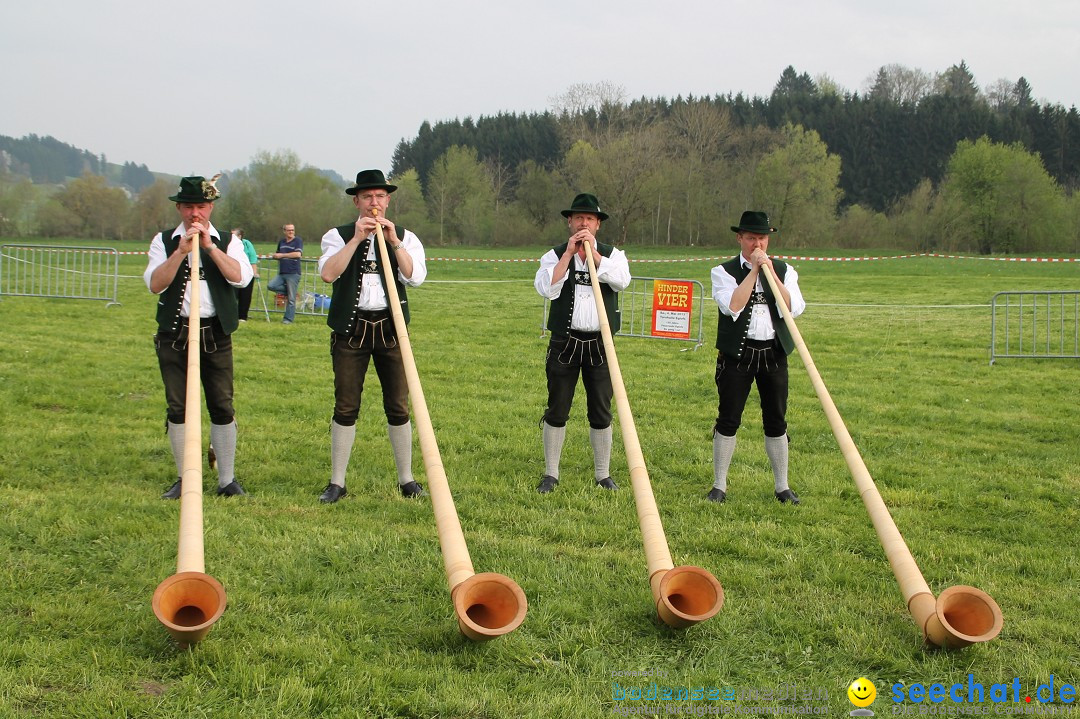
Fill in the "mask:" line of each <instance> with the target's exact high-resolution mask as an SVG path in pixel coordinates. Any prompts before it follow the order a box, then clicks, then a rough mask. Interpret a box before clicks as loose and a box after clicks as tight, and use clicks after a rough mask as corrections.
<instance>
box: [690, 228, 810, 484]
mask: <svg viewBox="0 0 1080 719" xmlns="http://www.w3.org/2000/svg"><path fill="white" fill-rule="evenodd" d="M731 229H732V231H733V232H735V239H736V241H737V242H738V243H739V248H740V253H739V255H738V256H737V257H734V258H732V259H730V260H728V261H727V262H724V263H723V264H721V265H719V266H717V267H714V268H713V269H712V296H713V299H714V300H716V305H717V307H718V308H719V309H720V312H719V315H718V317H717V327H716V349H717V356H716V391H717V394H718V395H719V398H720V401H719V405H718V408H717V417H716V424H715V426H714V427H713V486H712V489H710V490H709V493H708V494H707V495H706V499H708V500H709V501H711V502H723V501H724V500H726V499H727V474H728V467H729V466H730V465H731V457H732V455H733V454H734V453H735V432H736V431H737V430H738V429H739V424H740V423H741V422H742V413H743V408H744V407H745V406H746V399H747V397H748V396H749V395H750V386H751V385H752V384H754V383H755V382H756V383H757V388H758V394H759V395H760V398H761V422H762V426H763V428H764V430H765V453H766V454H767V455H768V456H769V462H770V463H771V464H772V471H773V484H774V487H773V491H774V493H775V495H776V499H777V500H779V501H780V502H781V503H784V502H790V503H791V504H798V503H799V495H797V494H795V492H794V490H792V489H791V488H790V487H789V486H788V436H787V399H788V365H787V358H788V355H789V354H791V351H792V350H793V349H795V341H794V339H792V337H791V333H790V332H789V331H788V328H787V325H785V324H784V320H783V316H782V314H781V312H780V307H779V302H783V303H784V304H785V305H786V306H787V308H788V310H789V311H790V312H791V316H792V317H798V316H799V315H800V314H802V313H803V310H805V309H806V302H805V301H804V300H803V296H802V291H801V290H800V289H799V273H798V272H796V271H795V268H794V267H792V266H791V265H788V264H787V263H785V262H781V261H780V260H773V259H771V258H770V257H769V255H768V254H767V251H768V249H769V235H771V234H772V233H774V232H776V228H775V227H772V226H771V225H770V224H769V216H768V215H767V214H765V213H764V212H755V211H747V212H744V213H743V214H742V217H741V218H740V220H739V224H738V226H734V225H733V226H732V227H731ZM763 265H765V266H768V267H769V268H770V269H771V270H772V271H773V273H774V274H775V275H776V280H777V284H778V286H779V289H780V294H781V295H782V297H779V298H778V297H776V296H775V295H774V294H773V291H772V288H771V287H770V286H769V283H768V280H766V278H765V276H764V274H763V271H762V269H761V267H762V266H763Z"/></svg>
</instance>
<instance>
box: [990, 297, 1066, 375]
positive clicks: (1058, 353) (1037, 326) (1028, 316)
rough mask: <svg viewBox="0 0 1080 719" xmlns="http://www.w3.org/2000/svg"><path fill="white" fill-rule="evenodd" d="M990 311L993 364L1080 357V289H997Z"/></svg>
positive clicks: (991, 361) (991, 359)
mask: <svg viewBox="0 0 1080 719" xmlns="http://www.w3.org/2000/svg"><path fill="white" fill-rule="evenodd" d="M990 311H991V317H990V364H994V360H995V359H997V358H998V357H1022V358H1066V359H1076V358H1080V291H1077V290H1070V291H1032V292H998V293H997V294H995V295H994V298H993V300H992V301H991V310H990Z"/></svg>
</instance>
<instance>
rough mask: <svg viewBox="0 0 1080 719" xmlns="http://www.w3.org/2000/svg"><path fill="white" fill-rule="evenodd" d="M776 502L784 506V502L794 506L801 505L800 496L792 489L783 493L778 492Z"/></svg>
mask: <svg viewBox="0 0 1080 719" xmlns="http://www.w3.org/2000/svg"><path fill="white" fill-rule="evenodd" d="M776 500H777V501H778V502H780V503H781V504H783V503H784V502H791V503H792V504H798V503H799V495H797V494H795V492H793V491H792V490H790V489H785V490H784V491H783V492H776Z"/></svg>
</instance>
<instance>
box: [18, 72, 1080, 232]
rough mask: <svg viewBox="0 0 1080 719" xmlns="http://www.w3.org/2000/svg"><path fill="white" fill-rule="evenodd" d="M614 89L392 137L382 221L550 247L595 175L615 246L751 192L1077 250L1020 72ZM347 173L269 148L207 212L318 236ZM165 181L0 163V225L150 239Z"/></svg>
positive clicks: (745, 198) (1071, 177)
mask: <svg viewBox="0 0 1080 719" xmlns="http://www.w3.org/2000/svg"><path fill="white" fill-rule="evenodd" d="M624 95H625V92H624V91H623V90H622V88H620V87H618V86H616V85H613V84H610V83H596V84H581V85H574V86H571V87H570V88H568V89H567V91H566V92H565V93H563V94H562V95H560V96H558V97H556V98H553V99H552V105H553V109H552V110H550V111H548V112H544V113H531V114H521V115H517V114H513V113H500V114H498V115H496V116H494V117H483V116H481V117H480V118H478V119H477V120H475V121H474V120H472V119H471V118H465V119H464V120H452V121H441V122H437V123H435V124H434V125H432V124H431V123H428V122H425V123H423V124H422V125H421V127H420V129H419V131H418V133H417V135H416V137H415V138H413V139H411V140H403V141H402V142H401V143H399V145H398V146H397V148H396V150H395V153H394V157H393V164H392V167H391V177H392V181H393V182H394V183H395V184H397V185H398V186H399V190H398V191H397V192H396V193H395V194H394V196H393V201H392V204H391V213H392V214H393V218H392V219H395V221H396V222H398V224H401V225H404V226H406V227H408V228H409V229H411V230H413V231H415V232H416V233H417V234H418V235H419V236H420V237H421V238H422V239H423V240H424V241H425V243H427V244H432V245H438V244H443V245H450V244H473V245H515V244H530V245H535V244H540V243H557V242H559V241H561V240H563V239H565V237H564V235H565V222H564V220H563V219H562V218H561V217H560V216H559V211H560V210H561V209H563V208H565V207H566V205H567V203H568V202H569V200H570V198H572V197H573V196H574V194H576V193H577V192H582V191H588V192H593V193H595V194H597V195H598V196H599V197H600V200H601V203H602V205H603V208H604V210H605V211H606V212H608V213H609V214H610V215H611V219H610V220H609V221H608V222H606V223H605V227H604V229H603V230H602V236H603V237H606V239H607V240H608V241H613V242H616V243H618V244H632V245H714V246H715V245H724V246H727V245H730V232H729V231H728V230H727V227H728V225H730V224H733V223H734V222H735V221H736V220H737V218H738V217H739V214H740V213H741V212H742V211H743V210H744V209H747V208H753V209H763V210H766V211H767V212H769V213H770V215H771V218H772V221H773V224H774V225H776V226H778V227H779V228H780V229H781V235H780V240H781V242H783V243H784V245H783V246H786V247H792V248H799V247H830V248H835V247H840V248H845V247H849V248H873V247H882V248H897V249H908V250H918V251H926V250H946V251H970V252H983V253H989V252H1044V253H1048V252H1062V251H1066V252H1077V251H1080V241H1078V239H1077V238H1078V234H1080V199H1078V197H1077V194H1076V188H1077V186H1078V185H1080V117H1078V116H1077V111H1076V108H1075V107H1074V108H1071V109H1069V110H1067V111H1066V110H1065V109H1064V108H1063V107H1062V106H1060V105H1051V104H1043V105H1041V106H1040V105H1039V104H1037V103H1035V102H1034V100H1033V99H1032V88H1031V87H1030V86H1029V85H1028V83H1027V81H1026V80H1025V79H1024V78H1020V79H1019V80H1017V81H1008V80H999V81H998V82H997V83H994V84H992V85H990V86H988V87H987V88H986V89H980V88H979V87H978V86H977V85H976V84H975V82H974V77H973V76H972V74H971V72H970V70H969V69H968V68H967V66H966V65H965V64H964V63H963V62H961V63H960V64H959V65H954V66H952V67H950V68H949V69H948V70H946V71H945V72H943V73H940V74H937V75H930V74H928V73H925V72H922V71H920V70H917V69H911V68H906V67H903V66H899V65H889V66H885V67H882V68H880V69H879V71H878V72H877V73H876V74H875V75H874V76H872V77H871V78H869V79H868V81H867V85H866V88H865V91H864V92H863V93H862V94H860V93H849V92H846V91H844V90H842V89H841V88H839V87H838V86H837V85H836V83H834V82H833V81H831V80H830V79H829V78H828V77H827V76H824V75H823V76H818V77H816V78H811V77H809V75H807V74H806V73H802V74H800V73H798V72H797V71H796V70H795V69H794V68H792V67H788V68H786V69H785V70H784V72H783V73H782V75H781V77H780V78H779V80H778V82H777V83H776V86H775V88H774V90H773V92H772V93H771V95H770V96H769V97H767V98H761V97H754V98H746V97H744V96H742V95H735V96H731V95H728V96H716V97H708V98H705V97H703V98H694V97H688V98H681V97H678V98H675V99H672V100H668V99H664V98H659V99H646V98H641V99H639V100H635V101H626V99H625V97H624ZM102 160H103V158H102ZM84 161H86V162H88V160H87V159H86V158H84ZM343 184H345V183H343V182H341V181H340V178H336V176H333V175H329V176H328V174H327V173H326V172H324V171H320V170H317V169H315V168H312V167H308V166H305V165H304V164H303V163H302V162H301V161H300V159H299V157H297V156H296V155H295V153H292V152H289V151H285V152H279V153H260V154H258V155H256V157H254V158H253V159H252V161H251V163H250V165H249V166H248V167H246V168H244V169H241V170H237V171H233V172H230V173H227V174H226V177H225V178H224V179H223V181H222V182H221V183H220V186H221V187H222V188H223V191H224V195H223V199H222V200H221V201H220V202H219V205H220V207H219V209H216V210H215V215H214V220H215V224H216V225H217V226H219V227H224V226H225V225H229V226H235V225H240V226H243V227H244V228H245V229H246V230H247V231H248V235H249V236H251V237H254V238H255V239H256V240H257V241H272V240H273V239H274V238H276V237H277V236H278V233H279V228H280V225H281V224H283V223H284V222H292V223H295V224H296V226H297V230H298V233H299V234H301V235H303V236H306V237H308V238H312V237H313V236H314V237H317V236H319V235H321V234H322V232H323V231H325V230H326V229H328V228H329V227H332V226H335V225H338V224H341V223H342V222H344V221H346V220H347V218H349V217H350V216H351V215H352V214H354V212H355V210H354V209H353V208H352V206H351V204H350V203H349V199H348V198H347V197H346V196H345V195H344V194H343V193H342V187H343ZM174 191H175V185H174V184H172V183H170V182H166V181H160V180H159V181H157V182H156V183H152V184H149V185H146V186H144V187H143V188H142V189H141V190H139V191H138V192H137V193H134V194H133V193H130V192H129V193H126V194H125V192H123V191H121V190H119V189H117V188H115V187H111V186H109V183H107V182H106V181H105V179H104V178H101V177H99V176H97V175H95V174H93V173H92V172H90V171H89V170H87V174H85V175H83V176H82V177H79V178H77V179H75V180H71V181H69V182H68V183H67V184H66V185H65V186H64V187H63V188H62V189H60V190H58V191H55V192H51V193H43V192H41V191H40V190H39V189H38V188H37V187H36V186H34V185H33V184H32V183H30V182H29V180H20V179H19V178H18V177H17V175H14V174H12V173H11V172H10V171H8V170H7V169H5V168H4V167H3V166H0V234H8V235H12V234H14V235H33V234H39V235H46V236H50V235H53V236H61V235H75V236H85V237H100V238H107V237H118V238H123V237H148V236H149V234H152V233H153V232H155V231H157V230H158V229H160V228H161V227H166V226H174V225H175V224H176V217H175V211H174V210H173V209H172V207H171V204H170V203H169V202H168V200H167V197H168V195H170V194H172V193H173V192H174ZM92 198H96V199H92ZM148 233H149V234H148Z"/></svg>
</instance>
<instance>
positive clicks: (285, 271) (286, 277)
mask: <svg viewBox="0 0 1080 719" xmlns="http://www.w3.org/2000/svg"><path fill="white" fill-rule="evenodd" d="M281 231H282V232H284V233H285V236H284V237H282V238H281V239H280V240H278V243H277V251H276V252H275V253H274V255H273V257H274V259H275V260H277V261H278V273H277V277H275V278H274V279H272V280H270V281H269V282H267V283H266V289H268V290H270V291H271V292H278V293H284V294H285V295H286V300H285V319H283V320H282V321H281V322H282V324H286V325H291V324H292V323H293V318H294V317H296V293H297V291H298V290H299V288H300V258H301V257H303V255H304V240H303V238H301V237H297V236H296V227H294V226H293V224H292V223H288V224H285V225H282V226H281Z"/></svg>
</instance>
